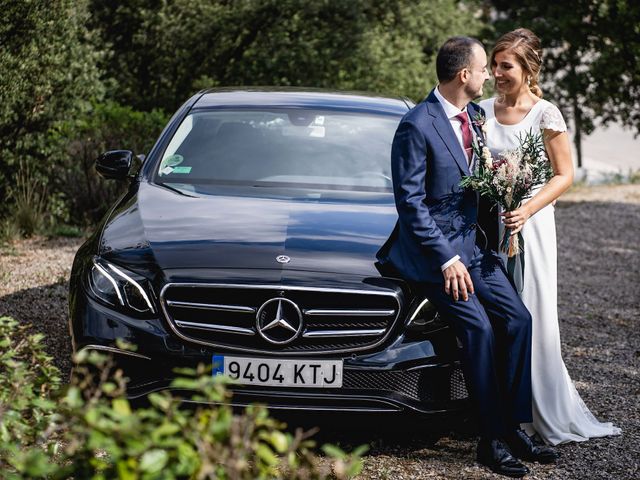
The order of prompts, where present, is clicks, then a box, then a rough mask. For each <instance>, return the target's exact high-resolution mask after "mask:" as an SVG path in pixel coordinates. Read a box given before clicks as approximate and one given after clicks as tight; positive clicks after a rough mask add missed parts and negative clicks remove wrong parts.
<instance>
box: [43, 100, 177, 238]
mask: <svg viewBox="0 0 640 480" xmlns="http://www.w3.org/2000/svg"><path fill="white" fill-rule="evenodd" d="M167 121H168V117H167V116H166V115H165V114H164V113H163V112H162V111H160V110H153V111H151V112H138V111H135V110H133V109H132V108H130V107H126V106H122V105H119V104H118V103H115V102H106V103H100V104H96V105H93V107H92V108H91V110H90V111H89V112H87V113H85V114H83V115H80V116H78V117H77V118H75V119H73V120H69V121H66V122H64V123H63V124H61V125H59V127H58V128H57V129H56V130H55V131H54V132H52V134H51V136H52V138H53V140H54V142H60V143H65V145H66V151H65V153H64V156H63V158H62V159H61V160H60V162H59V164H58V165H57V166H56V167H55V171H54V173H55V175H54V178H55V183H56V187H55V189H56V191H58V192H60V193H61V194H63V196H64V201H65V205H66V207H67V208H68V210H69V211H71V212H75V214H74V216H73V217H71V218H70V219H69V220H70V221H71V222H72V223H75V224H77V225H87V224H94V223H95V222H97V221H98V220H100V218H102V216H103V215H104V214H105V213H106V211H107V210H108V208H109V206H110V205H111V204H112V203H113V202H114V201H115V200H116V198H117V197H118V196H119V195H120V194H122V193H123V192H124V191H125V190H126V187H127V185H126V184H125V183H123V182H116V181H113V180H104V179H103V178H102V177H100V176H99V175H98V174H97V173H96V171H95V168H94V165H95V160H96V158H97V157H98V156H99V155H100V154H102V153H103V152H105V151H107V150H132V151H133V152H134V153H136V154H141V153H142V154H148V153H149V150H151V147H152V146H153V144H154V142H155V140H156V139H157V137H158V135H159V134H160V132H161V131H162V128H163V127H164V126H165V124H166V123H167Z"/></svg>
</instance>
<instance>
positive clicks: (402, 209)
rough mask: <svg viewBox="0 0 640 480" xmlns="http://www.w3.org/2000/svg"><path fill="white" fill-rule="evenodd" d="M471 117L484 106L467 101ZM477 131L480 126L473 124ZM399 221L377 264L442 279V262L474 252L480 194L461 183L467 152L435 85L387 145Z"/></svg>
mask: <svg viewBox="0 0 640 480" xmlns="http://www.w3.org/2000/svg"><path fill="white" fill-rule="evenodd" d="M467 111H468V113H469V116H470V118H472V119H473V118H474V117H475V116H476V115H477V114H478V113H482V114H483V113H484V112H483V111H482V109H481V108H480V107H479V106H478V105H476V104H474V103H470V104H469V105H468V106H467ZM472 125H473V128H474V130H475V132H476V135H482V132H481V131H480V130H479V129H478V128H477V127H476V126H475V125H474V122H472ZM391 171H392V175H393V191H394V196H395V203H396V208H397V210H398V222H397V223H396V226H395V228H394V230H393V232H392V234H391V236H390V237H389V239H388V240H387V242H386V243H385V244H384V245H383V247H382V248H381V249H380V251H379V252H378V255H377V257H378V260H379V262H380V267H381V269H382V270H383V271H384V268H385V267H386V266H391V267H393V268H392V269H391V270H395V272H396V273H399V274H400V275H401V276H402V277H403V278H405V279H407V280H412V281H418V282H425V281H426V282H443V276H442V271H441V266H442V265H443V264H444V263H446V262H447V261H448V260H450V259H451V258H453V257H454V256H456V255H459V256H460V259H461V261H462V262H463V263H464V264H465V265H466V266H467V267H468V266H469V263H470V261H471V259H472V258H473V255H474V248H475V244H476V230H477V221H478V195H477V194H476V192H474V191H472V190H469V189H463V188H461V187H460V186H459V184H460V180H462V177H463V175H469V173H470V172H469V166H468V163H467V158H466V155H465V153H464V151H463V149H462V147H461V145H460V143H459V142H458V140H457V138H456V136H455V133H454V131H453V128H452V127H451V123H450V122H449V119H448V118H447V117H446V115H445V113H444V109H443V108H442V105H441V104H440V102H439V101H438V99H437V98H436V96H435V95H434V93H433V91H431V93H430V94H429V96H428V97H427V98H426V99H425V100H424V101H423V102H421V103H419V104H418V105H416V106H415V107H414V108H413V109H411V110H410V111H409V112H408V113H407V114H406V115H405V116H404V117H403V118H402V120H401V121H400V124H399V125H398V129H397V130H396V134H395V137H394V139H393V145H392V149H391Z"/></svg>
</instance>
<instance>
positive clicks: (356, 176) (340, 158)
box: [156, 108, 400, 190]
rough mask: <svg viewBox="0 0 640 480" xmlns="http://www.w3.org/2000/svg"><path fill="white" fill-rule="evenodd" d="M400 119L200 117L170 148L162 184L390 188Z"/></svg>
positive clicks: (188, 121)
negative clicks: (395, 141) (396, 134)
mask: <svg viewBox="0 0 640 480" xmlns="http://www.w3.org/2000/svg"><path fill="white" fill-rule="evenodd" d="M399 120H400V117H399V116H396V115H383V114H370V113H354V112H343V111H330V110H327V111H323V110H311V109H303V108H295V109H276V110H271V109H270V110H256V109H251V110H249V109H247V110H227V109H221V110H207V111H199V112H194V113H192V114H190V115H188V116H187V117H186V118H185V119H184V121H183V122H182V124H181V125H180V127H179V128H178V129H177V131H176V133H175V134H174V136H173V138H172V139H171V141H170V142H169V144H168V146H167V148H166V150H165V152H164V154H163V156H162V159H161V161H160V163H159V165H158V167H157V171H156V180H157V181H159V182H163V183H180V184H183V185H184V184H187V185H188V184H198V183H216V182H221V183H234V184H247V185H256V184H258V185H265V186H268V185H269V184H277V185H292V186H294V185H295V186H301V187H304V186H314V187H317V186H320V187H326V188H340V189H354V190H359V189H365V190H369V189H375V190H388V189H391V186H392V185H391V165H390V156H391V142H392V140H393V135H394V133H395V130H396V127H397V125H398V122H399Z"/></svg>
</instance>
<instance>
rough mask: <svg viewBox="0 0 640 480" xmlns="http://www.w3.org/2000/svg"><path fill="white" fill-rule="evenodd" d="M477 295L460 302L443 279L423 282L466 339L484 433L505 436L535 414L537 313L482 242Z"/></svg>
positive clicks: (473, 270) (465, 361)
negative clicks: (533, 367) (533, 369)
mask: <svg viewBox="0 0 640 480" xmlns="http://www.w3.org/2000/svg"><path fill="white" fill-rule="evenodd" d="M467 270H468V272H469V274H470V276H471V281H472V282H473V286H474V290H475V294H473V295H471V294H469V300H468V301H466V302H465V301H464V300H462V298H460V300H458V301H457V302H456V301H455V300H453V297H452V296H450V295H447V294H446V293H445V291H444V277H443V281H442V283H431V282H428V283H420V284H419V285H418V288H420V289H421V290H422V291H423V292H424V294H425V295H426V296H427V298H429V300H430V301H432V302H433V303H434V304H435V306H436V307H437V308H438V311H439V312H440V314H441V315H443V316H444V317H445V318H447V319H448V320H449V321H450V322H451V325H452V326H453V328H454V331H455V333H456V336H457V337H458V339H459V340H460V342H461V344H462V358H461V361H462V369H463V372H464V375H465V379H466V383H467V388H468V389H469V392H470V395H471V398H472V400H473V401H474V406H475V408H476V413H477V417H478V426H479V430H480V435H481V436H483V437H486V438H500V437H502V436H503V435H504V434H505V433H507V432H508V431H510V430H512V429H514V428H516V427H517V426H518V424H520V423H528V422H531V421H532V413H531V315H530V314H529V311H528V310H527V308H526V307H525V306H524V304H523V303H522V301H521V300H520V297H519V296H518V294H517V292H516V290H515V289H514V287H513V285H512V284H511V283H510V282H509V280H508V278H507V274H506V272H505V268H504V264H503V263H502V260H501V259H500V258H499V257H498V255H497V254H496V253H495V252H493V251H491V250H480V249H479V248H478V247H476V249H475V252H474V256H473V260H472V261H471V262H470V265H469V266H468V268H467Z"/></svg>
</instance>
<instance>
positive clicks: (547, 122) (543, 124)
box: [540, 103, 567, 132]
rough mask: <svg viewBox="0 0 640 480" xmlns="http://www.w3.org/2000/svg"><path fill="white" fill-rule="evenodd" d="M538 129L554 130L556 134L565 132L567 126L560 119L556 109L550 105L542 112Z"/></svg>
mask: <svg viewBox="0 0 640 480" xmlns="http://www.w3.org/2000/svg"><path fill="white" fill-rule="evenodd" d="M540 128H541V129H542V130H554V131H556V132H566V131H567V124H566V123H565V122H564V118H562V113H560V110H559V109H558V107H556V106H555V105H553V104H552V103H550V104H549V105H548V106H547V107H546V108H545V110H544V111H543V112H542V118H541V119H540Z"/></svg>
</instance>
